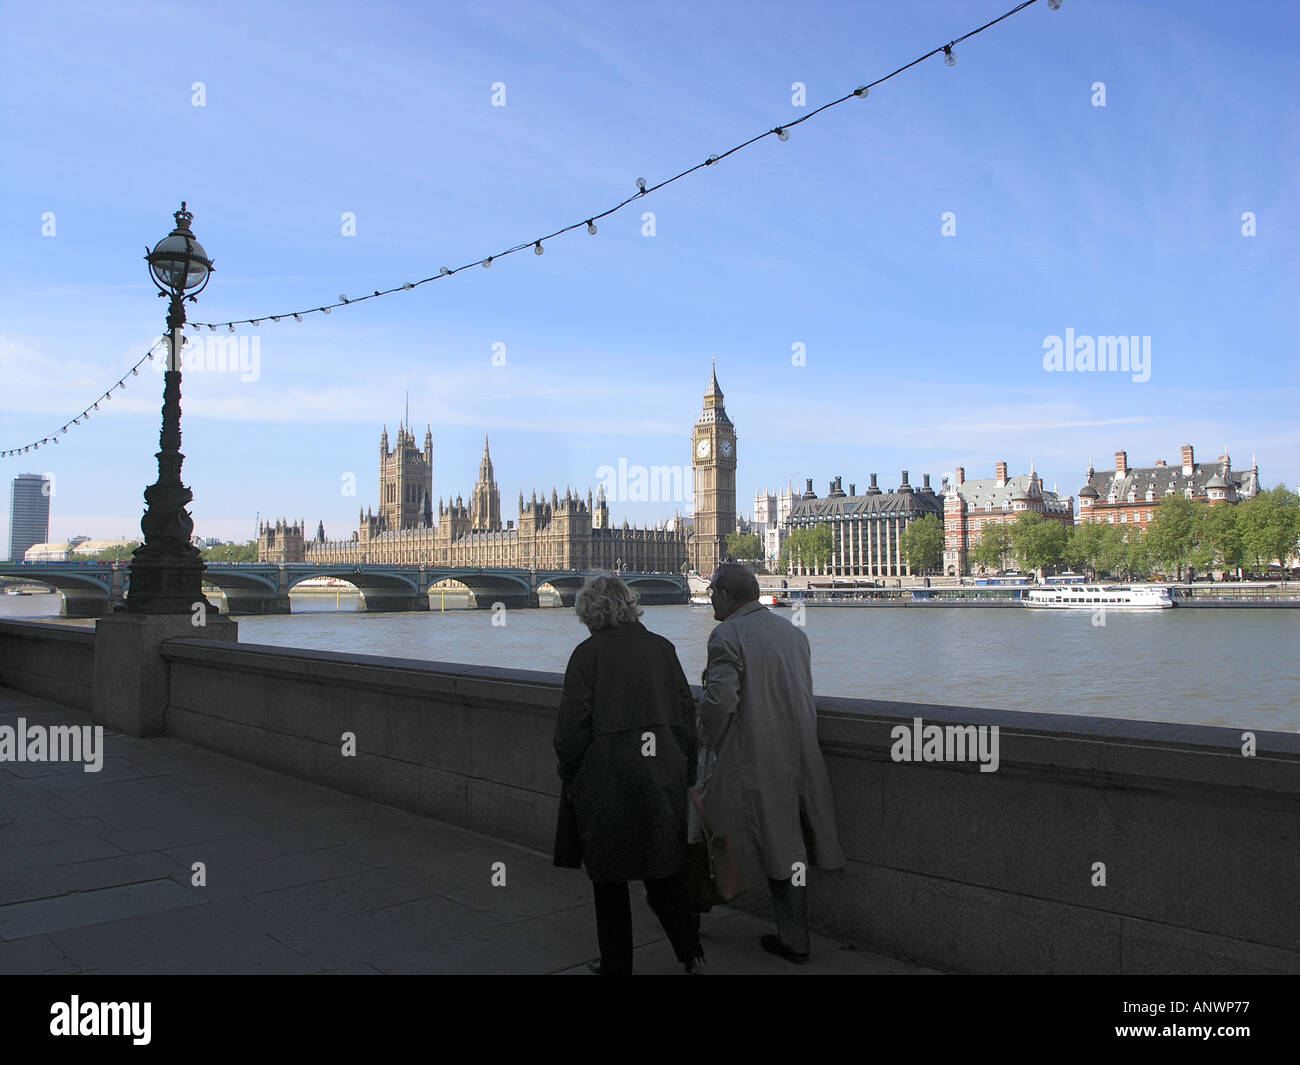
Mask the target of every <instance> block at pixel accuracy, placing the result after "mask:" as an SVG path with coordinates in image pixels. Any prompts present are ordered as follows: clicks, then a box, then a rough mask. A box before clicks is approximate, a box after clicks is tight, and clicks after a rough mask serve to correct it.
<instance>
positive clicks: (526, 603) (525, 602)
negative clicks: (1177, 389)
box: [474, 590, 539, 610]
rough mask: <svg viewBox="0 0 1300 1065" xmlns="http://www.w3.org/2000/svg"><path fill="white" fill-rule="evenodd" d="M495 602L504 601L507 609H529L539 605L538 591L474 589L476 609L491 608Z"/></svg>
mask: <svg viewBox="0 0 1300 1065" xmlns="http://www.w3.org/2000/svg"><path fill="white" fill-rule="evenodd" d="M493 603H504V604H505V607H506V609H507V610H527V609H529V608H535V607H537V606H538V605H539V604H538V602H537V593H536V592H525V591H518V592H489V591H478V590H474V608H475V609H476V610H491V609H492V604H493Z"/></svg>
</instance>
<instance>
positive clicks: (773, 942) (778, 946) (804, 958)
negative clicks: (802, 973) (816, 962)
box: [758, 936, 810, 965]
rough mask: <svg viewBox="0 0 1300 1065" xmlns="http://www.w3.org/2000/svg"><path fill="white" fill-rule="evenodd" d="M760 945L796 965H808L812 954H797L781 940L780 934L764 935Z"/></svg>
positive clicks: (770, 952)
mask: <svg viewBox="0 0 1300 1065" xmlns="http://www.w3.org/2000/svg"><path fill="white" fill-rule="evenodd" d="M758 942H759V945H760V946H762V948H763V949H764V950H765V951H767V952H768V953H769V954H775V955H776V956H777V957H778V958H784V959H785V960H786V961H788V962H793V963H794V964H795V965H807V964H808V962H809V960H810V956H809V955H807V954H796V953H795V952H794V951H793V950H791V949H790V948H789V947H787V946H786V945H785V944H784V943H782V942H781V937H780V936H764V937H763V938H762V939H760V940H759V941H758Z"/></svg>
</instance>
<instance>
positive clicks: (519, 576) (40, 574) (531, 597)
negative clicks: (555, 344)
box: [0, 562, 690, 618]
mask: <svg viewBox="0 0 1300 1065" xmlns="http://www.w3.org/2000/svg"><path fill="white" fill-rule="evenodd" d="M619 576H621V577H622V578H623V580H624V581H626V582H627V584H628V586H629V587H630V588H632V589H634V590H635V591H636V592H637V594H638V595H639V596H640V599H641V602H642V603H644V604H646V605H647V606H657V605H661V604H672V603H685V602H687V601H688V599H689V597H690V591H689V586H688V585H687V580H686V577H684V576H682V575H681V574H677V573H620V574H619ZM0 577H10V578H15V577H16V578H22V579H23V580H24V581H25V582H28V583H32V584H43V585H45V586H47V587H50V588H53V589H55V590H56V591H58V592H60V593H61V594H62V596H63V606H62V609H61V610H60V613H61V614H62V616H64V617H76V618H97V617H103V616H104V615H105V614H108V613H111V612H112V611H113V610H114V609H115V608H116V607H117V606H119V605H122V604H124V603H125V602H126V594H127V592H128V591H129V589H130V584H131V574H130V564H129V563H125V562H24V563H0ZM322 577H324V578H334V579H335V580H340V581H345V582H346V583H348V584H350V585H352V586H354V587H355V588H356V589H357V592H358V593H359V597H358V602H357V609H358V610H359V611H371V612H378V613H391V612H397V611H405V610H428V609H429V593H430V590H431V589H434V587H435V586H436V585H439V584H441V583H442V582H443V581H455V582H456V583H457V584H459V585H461V586H463V588H464V590H465V591H466V592H468V593H469V596H470V600H471V603H472V605H473V606H475V607H477V608H479V609H481V610H486V609H489V608H490V607H491V606H492V604H493V603H503V604H504V605H505V606H507V607H510V608H517V607H535V606H537V605H538V598H537V593H538V592H539V591H543V590H546V591H551V592H553V593H554V594H556V595H558V596H559V598H560V601H561V602H562V603H563V604H564V605H565V606H572V605H573V601H574V597H575V596H576V595H577V592H578V589H579V588H581V587H582V582H583V580H584V579H585V578H586V573H585V572H584V571H582V570H558V569H537V570H531V569H512V568H487V567H478V566H403V565H371V564H363V565H351V564H345V563H344V564H336V565H317V564H315V563H311V562H217V563H208V564H207V565H206V566H205V568H204V573H203V580H204V583H205V585H211V586H213V587H215V588H218V589H220V590H221V592H222V593H223V594H224V595H225V597H226V604H227V613H229V614H288V613H290V604H289V593H290V592H291V591H292V590H293V588H294V587H295V586H296V585H298V584H301V583H302V582H303V581H307V580H312V579H313V578H322Z"/></svg>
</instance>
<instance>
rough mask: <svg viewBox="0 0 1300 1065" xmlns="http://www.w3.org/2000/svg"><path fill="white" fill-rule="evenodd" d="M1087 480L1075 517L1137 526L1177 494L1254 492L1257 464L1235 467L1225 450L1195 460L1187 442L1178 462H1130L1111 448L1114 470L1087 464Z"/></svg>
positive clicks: (1213, 497)
mask: <svg viewBox="0 0 1300 1065" xmlns="http://www.w3.org/2000/svg"><path fill="white" fill-rule="evenodd" d="M1087 478H1088V479H1087V483H1086V484H1084V486H1083V487H1082V488H1081V489H1079V521H1080V522H1089V523H1093V524H1106V525H1127V526H1133V525H1136V526H1138V527H1139V528H1141V529H1145V528H1146V527H1147V526H1148V525H1149V524H1151V522H1152V521H1154V520H1155V514H1156V508H1157V507H1158V506H1159V505H1160V502H1161V500H1163V499H1165V498H1167V497H1168V496H1173V495H1181V496H1184V497H1185V498H1187V499H1194V500H1197V501H1199V502H1202V503H1208V504H1209V505H1210V506H1212V507H1213V506H1217V505H1219V504H1221V503H1240V502H1241V501H1242V500H1243V499H1250V498H1252V497H1253V496H1255V495H1256V494H1257V493H1258V492H1259V466H1258V464H1256V462H1255V461H1254V459H1253V458H1252V459H1251V466H1250V469H1249V470H1234V469H1233V468H1232V459H1231V458H1230V457H1229V456H1228V449H1227V448H1226V447H1225V448H1224V449H1223V454H1222V455H1220V456H1219V458H1218V461H1216V462H1197V461H1196V453H1195V452H1194V451H1193V450H1192V445H1191V444H1187V445H1185V446H1184V447H1183V453H1182V464H1181V465H1179V466H1170V465H1169V464H1168V463H1167V462H1165V461H1164V460H1163V459H1162V460H1160V461H1159V462H1157V463H1156V464H1155V465H1154V466H1129V464H1128V453H1127V452H1125V451H1116V452H1115V469H1114V470H1103V471H1101V472H1100V473H1098V472H1097V471H1096V470H1094V469H1093V468H1092V463H1091V462H1089V463H1088V474H1087Z"/></svg>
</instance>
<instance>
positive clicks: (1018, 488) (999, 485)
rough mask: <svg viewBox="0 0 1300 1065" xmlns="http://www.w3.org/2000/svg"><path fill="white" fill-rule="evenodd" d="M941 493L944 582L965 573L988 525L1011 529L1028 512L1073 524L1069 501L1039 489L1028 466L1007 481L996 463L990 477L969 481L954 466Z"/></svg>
mask: <svg viewBox="0 0 1300 1065" xmlns="http://www.w3.org/2000/svg"><path fill="white" fill-rule="evenodd" d="M943 489H944V491H943V496H942V499H943V571H944V573H946V574H947V575H948V576H949V577H958V576H963V575H965V574H967V573H969V572H970V565H969V561H968V560H969V556H970V550H971V548H973V547H974V546H975V545H976V544H977V543H979V542H980V540H981V539H982V538H983V535H984V531H985V530H986V529H987V528H989V526H991V525H1008V524H1014V523H1015V522H1017V521H1019V520H1020V516H1021V515H1022V514H1027V513H1029V512H1031V511H1033V512H1035V513H1038V514H1041V515H1042V516H1043V517H1044V518H1045V519H1046V520H1048V521H1058V522H1060V523H1061V524H1062V525H1065V526H1072V525H1073V524H1074V497H1073V496H1066V497H1065V498H1061V496H1059V495H1058V494H1057V493H1056V492H1054V491H1048V490H1047V489H1046V488H1044V487H1043V479H1042V478H1041V477H1039V476H1038V473H1037V472H1036V471H1035V469H1034V464H1033V463H1032V462H1031V463H1030V464H1029V472H1028V473H1026V474H1021V475H1019V476H1016V477H1011V476H1008V467H1007V464H1006V463H1005V462H999V463H998V464H997V465H996V466H995V467H994V471H993V476H992V477H984V478H976V479H972V480H967V479H966V469H965V467H963V466H958V467H957V469H956V470H955V471H954V474H953V479H952V482H951V483H949V482H947V481H945V482H944V485H943Z"/></svg>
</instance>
